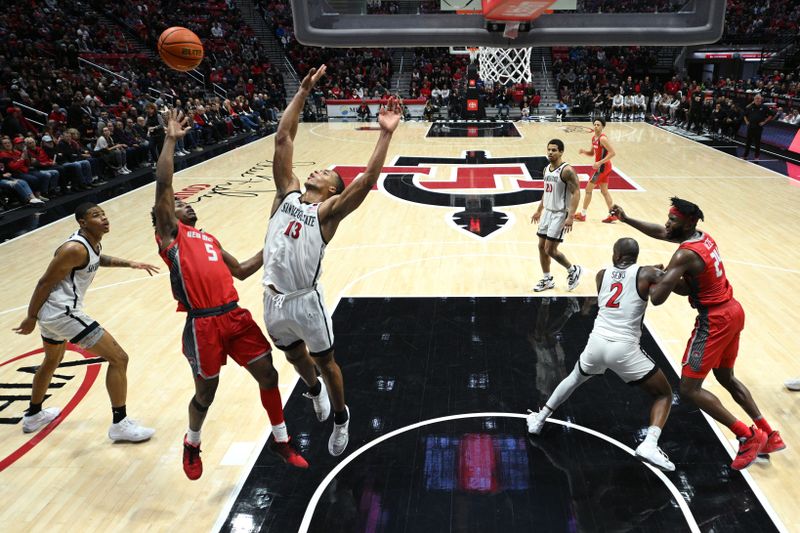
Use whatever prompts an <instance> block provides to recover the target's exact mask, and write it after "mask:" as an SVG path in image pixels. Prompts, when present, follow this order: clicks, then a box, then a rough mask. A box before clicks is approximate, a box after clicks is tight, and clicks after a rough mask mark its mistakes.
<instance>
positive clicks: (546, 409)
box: [539, 405, 553, 420]
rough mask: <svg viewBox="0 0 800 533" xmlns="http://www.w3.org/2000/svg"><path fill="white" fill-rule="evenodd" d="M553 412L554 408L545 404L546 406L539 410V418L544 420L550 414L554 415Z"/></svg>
mask: <svg viewBox="0 0 800 533" xmlns="http://www.w3.org/2000/svg"><path fill="white" fill-rule="evenodd" d="M552 414H553V410H552V409H550V408H549V407H547V406H546V405H545V406H544V407H542V409H541V410H540V411H539V418H540V419H541V420H544V419H545V418H547V417H548V416H550V415H552Z"/></svg>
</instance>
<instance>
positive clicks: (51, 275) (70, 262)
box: [14, 242, 89, 335]
mask: <svg viewBox="0 0 800 533" xmlns="http://www.w3.org/2000/svg"><path fill="white" fill-rule="evenodd" d="M88 261H89V252H87V251H86V248H85V247H84V246H83V245H82V244H81V243H78V242H68V243H66V244H64V245H62V246H61V247H60V248H59V249H58V250H57V251H56V255H55V256H54V257H53V259H52V260H51V261H50V264H49V265H48V266H47V270H45V272H44V274H43V275H42V277H41V278H39V281H38V282H37V283H36V288H35V289H33V294H32V295H31V301H30V303H29V304H28V316H26V317H25V320H23V321H22V323H21V324H20V325H19V327H16V328H14V331H15V332H17V333H19V334H20V335H27V334H29V333H30V332H31V331H33V328H34V327H36V317H37V316H38V314H39V310H40V309H41V308H42V306H43V305H44V303H45V302H46V301H47V297H48V296H50V292H52V290H53V289H54V288H55V286H56V285H57V284H58V282H60V281H61V280H62V279H64V278H66V277H67V276H68V275H69V273H70V272H72V270H73V269H75V268H82V267H84V266H85V265H86V263H87V262H88Z"/></svg>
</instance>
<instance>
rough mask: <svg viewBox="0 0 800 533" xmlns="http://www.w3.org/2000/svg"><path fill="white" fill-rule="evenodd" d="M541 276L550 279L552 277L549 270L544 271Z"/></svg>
mask: <svg viewBox="0 0 800 533" xmlns="http://www.w3.org/2000/svg"><path fill="white" fill-rule="evenodd" d="M542 276H543V277H544V279H550V278H552V277H553V276H551V275H550V272H545V273H544V274H542Z"/></svg>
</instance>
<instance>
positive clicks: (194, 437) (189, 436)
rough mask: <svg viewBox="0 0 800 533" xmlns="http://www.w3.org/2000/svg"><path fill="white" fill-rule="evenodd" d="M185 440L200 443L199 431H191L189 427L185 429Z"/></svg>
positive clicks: (194, 443) (190, 442)
mask: <svg viewBox="0 0 800 533" xmlns="http://www.w3.org/2000/svg"><path fill="white" fill-rule="evenodd" d="M186 442H188V443H189V444H193V445H195V446H197V445H198V444H200V432H199V431H192V430H191V428H190V429H187V430H186Z"/></svg>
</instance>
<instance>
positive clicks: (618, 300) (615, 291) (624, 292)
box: [593, 264, 647, 342]
mask: <svg viewBox="0 0 800 533" xmlns="http://www.w3.org/2000/svg"><path fill="white" fill-rule="evenodd" d="M639 268H640V267H639V265H635V264H634V265H630V266H629V267H627V268H615V267H613V266H611V267H609V268H607V269H606V271H605V274H604V275H603V281H602V283H601V284H600V290H599V291H598V293H597V305H598V307H599V309H600V310H599V311H598V313H597V319H595V321H594V330H593V332H594V333H597V334H598V335H600V336H601V337H604V338H606V339H609V340H613V341H635V342H639V338H640V337H641V336H642V321H643V320H644V312H645V310H646V309H647V300H646V299H645V300H643V299H642V297H641V296H639V291H638V290H637V289H636V278H637V277H638V275H639Z"/></svg>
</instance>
